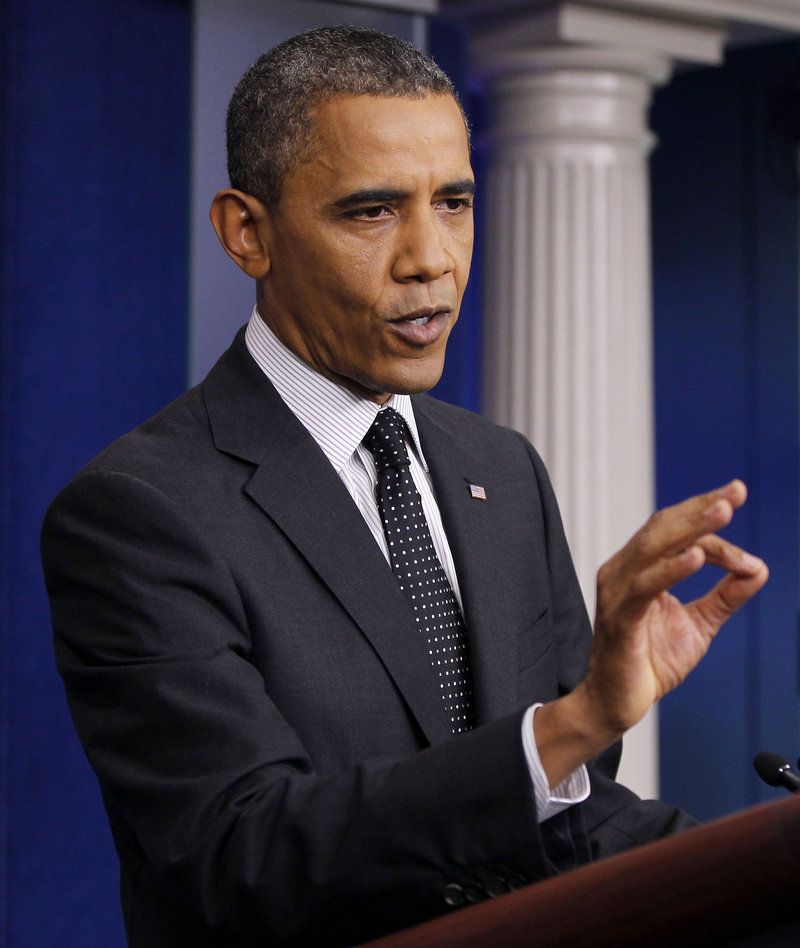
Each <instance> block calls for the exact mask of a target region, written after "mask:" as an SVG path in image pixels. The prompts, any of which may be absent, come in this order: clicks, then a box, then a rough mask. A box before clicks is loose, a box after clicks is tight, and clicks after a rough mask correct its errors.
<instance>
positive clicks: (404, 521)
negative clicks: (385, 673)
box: [364, 408, 475, 734]
mask: <svg viewBox="0 0 800 948" xmlns="http://www.w3.org/2000/svg"><path fill="white" fill-rule="evenodd" d="M364 444H365V445H366V447H367V448H369V450H370V451H371V452H372V455H373V457H374V458H375V465H376V467H377V469H378V486H377V491H376V493H377V499H378V509H379V510H380V514H381V519H382V520H383V529H384V532H385V534H386V542H387V544H388V546H389V559H390V562H391V564H392V570H393V571H394V574H395V576H396V577H397V580H398V582H399V583H400V588H401V589H402V591H403V593H404V595H405V597H406V599H408V602H409V604H410V605H411V608H412V610H413V612H414V619H415V621H416V623H417V628H419V629H420V630H421V632H422V633H423V634H424V636H425V638H426V640H427V643H428V655H429V656H430V660H431V664H432V665H433V669H434V671H435V672H436V673H437V675H438V677H439V688H440V690H441V694H442V698H443V699H444V703H445V707H446V709H447V712H448V714H449V715H450V721H451V725H452V730H453V733H454V734H459V733H460V732H461V731H468V730H470V729H471V728H472V727H474V725H475V720H474V714H473V710H472V679H471V676H470V669H469V652H468V650H467V638H466V633H465V631H464V623H463V621H462V619H461V611H460V610H459V608H458V602H457V601H456V597H455V595H454V594H453V589H452V587H451V585H450V583H449V581H448V579H447V575H446V574H445V571H444V570H443V569H442V564H441V563H440V562H439V557H438V556H437V555H436V550H435V548H434V546H433V540H432V539H431V534H430V530H429V529H428V522H427V520H426V519H425V514H424V512H423V509H422V500H421V498H420V496H419V491H418V490H417V488H416V486H415V484H414V481H413V479H412V477H411V467H410V462H409V459H408V451H407V449H406V423H405V421H404V420H403V417H402V415H400V414H399V413H398V412H396V411H395V410H394V409H393V408H384V409H383V410H382V411H379V412H378V414H377V415H376V417H375V421H374V422H373V423H372V426H371V427H370V429H369V431H368V432H367V434H366V435H365V437H364Z"/></svg>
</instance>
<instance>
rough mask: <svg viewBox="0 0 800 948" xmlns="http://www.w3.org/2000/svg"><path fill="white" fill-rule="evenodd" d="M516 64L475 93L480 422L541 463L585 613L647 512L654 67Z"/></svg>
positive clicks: (564, 55) (580, 54) (573, 55)
mask: <svg viewBox="0 0 800 948" xmlns="http://www.w3.org/2000/svg"><path fill="white" fill-rule="evenodd" d="M592 54H593V51H592V50H583V49H575V48H566V47H565V48H561V49H559V48H554V49H544V50H541V51H538V52H537V51H536V50H532V51H531V53H530V59H531V68H530V70H529V71H526V72H513V73H511V74H505V75H498V76H495V77H494V78H493V79H492V81H491V83H490V100H491V101H490V113H491V115H492V127H491V131H490V146H489V147H490V149H491V152H490V161H489V180H488V183H487V188H486V191H487V193H486V195H485V198H484V201H485V208H486V221H487V248H486V279H485V288H486V296H485V302H484V326H485V328H484V333H485V338H486V361H485V383H484V391H485V402H484V405H485V410H486V412H487V413H488V414H489V415H491V416H492V417H494V418H496V419H497V420H499V421H501V422H503V423H506V424H509V425H511V426H512V427H514V428H517V429H518V430H520V431H523V432H525V433H526V434H527V435H529V436H530V438H531V439H532V441H533V442H534V444H535V445H536V447H537V448H538V450H539V451H540V452H541V454H542V456H543V457H544V459H545V462H546V463H547V466H548V468H549V470H550V474H551V477H552V479H553V483H554V485H555V488H556V491H557V494H558V497H559V500H560V503H561V507H562V511H563V516H564V521H565V526H566V529H567V535H568V537H569V539H570V544H571V547H572V550H573V556H574V559H575V564H576V568H577V570H578V576H579V578H580V581H581V584H582V586H583V589H584V595H585V596H586V599H587V603H588V605H589V607H590V609H592V608H593V603H594V577H595V573H596V570H597V567H598V566H599V564H600V562H601V561H602V560H604V559H606V558H607V557H608V555H610V554H611V553H612V552H613V551H614V550H615V549H616V548H617V547H618V546H620V545H621V544H622V543H623V542H624V541H625V540H626V539H627V537H628V536H629V535H630V534H631V533H632V532H633V531H634V530H635V529H636V527H637V526H638V525H639V524H640V523H641V522H643V521H644V520H645V519H646V517H647V516H648V515H649V513H650V512H651V511H652V508H653V450H652V444H653V434H652V429H653V407H652V371H651V333H650V324H651V317H650V309H651V307H650V257H649V247H650V244H649V210H648V206H649V205H648V202H649V196H648V178H647V168H646V162H647V156H648V154H649V151H650V148H651V147H652V144H653V137H652V135H651V134H650V132H649V131H648V130H647V127H646V123H645V118H646V109H647V105H648V103H649V100H650V89H651V84H652V83H653V82H656V81H663V79H665V78H666V75H667V73H668V64H667V61H666V60H665V59H663V58H659V57H657V56H652V57H649V58H648V61H647V62H640V63H637V67H638V68H637V71H633V70H631V71H628V72H623V71H621V69H619V68H618V69H613V68H611V67H610V66H609V65H607V64H598V63H597V62H596V61H594V62H593V61H592V60H596V59H597V57H596V56H594V55H592Z"/></svg>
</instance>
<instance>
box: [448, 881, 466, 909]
mask: <svg viewBox="0 0 800 948" xmlns="http://www.w3.org/2000/svg"><path fill="white" fill-rule="evenodd" d="M444 900H445V902H447V904H448V905H453V906H457V905H463V904H464V901H465V896H464V890H463V889H462V888H461V886H460V885H458V883H457V882H450V883H448V885H446V886H445V887H444Z"/></svg>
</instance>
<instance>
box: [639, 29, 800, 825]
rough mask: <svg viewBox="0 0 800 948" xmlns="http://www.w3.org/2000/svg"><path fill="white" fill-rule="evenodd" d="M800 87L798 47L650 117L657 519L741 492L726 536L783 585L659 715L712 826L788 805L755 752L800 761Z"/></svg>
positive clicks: (680, 85)
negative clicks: (696, 496) (687, 502)
mask: <svg viewBox="0 0 800 948" xmlns="http://www.w3.org/2000/svg"><path fill="white" fill-rule="evenodd" d="M799 75H800V50H798V47H797V45H796V44H794V43H789V44H778V45H771V46H765V47H761V48H754V49H746V50H742V51H739V52H737V53H734V54H731V55H729V57H728V60H727V62H726V63H725V66H724V67H723V68H719V69H705V70H695V71H692V72H687V73H684V74H682V75H679V76H676V77H675V79H674V80H673V81H672V82H671V84H670V85H669V86H667V87H666V88H665V89H663V90H662V91H661V92H660V93H659V94H658V96H657V98H656V103H655V107H654V109H653V115H652V124H653V127H654V129H655V131H656V132H657V134H658V136H659V139H660V144H659V147H658V149H657V150H656V152H655V153H654V156H653V234H654V241H653V242H654V247H653V250H654V262H655V263H654V290H655V294H654V295H655V381H656V412H657V419H656V421H657V472H658V500H659V504H660V505H664V504H668V503H674V502H675V501H676V500H678V499H679V498H681V497H683V496H686V495H688V494H690V493H696V492H698V491H701V490H706V489H708V488H710V487H713V486H715V485H717V484H720V483H724V482H725V481H727V480H729V479H730V478H731V477H734V476H737V477H741V478H743V479H744V480H745V481H746V482H747V484H748V486H749V488H750V500H749V501H748V504H747V506H746V507H745V508H744V510H743V511H742V512H741V514H740V515H739V516H737V517H736V518H735V520H734V523H733V525H732V527H731V529H730V531H729V534H728V535H729V536H730V537H731V539H733V541H734V542H736V543H739V544H740V545H742V546H744V547H746V548H748V549H751V550H753V551H754V552H756V553H758V554H759V555H760V556H762V557H764V559H765V560H766V561H767V563H768V565H769V567H770V572H771V575H770V580H769V582H768V584H767V586H766V587H765V588H764V590H763V591H762V592H761V593H760V595H759V596H758V597H757V599H756V600H754V602H753V603H751V604H750V605H748V606H747V607H746V608H745V609H744V610H742V612H741V613H740V614H738V615H737V616H735V617H734V618H733V619H732V620H731V621H730V622H729V623H728V625H727V626H726V627H725V628H724V629H723V631H722V633H721V634H720V636H719V637H718V638H717V639H716V641H715V642H714V644H713V645H712V650H711V654H710V655H709V656H708V657H707V658H706V660H705V661H704V662H703V663H702V664H701V665H700V667H699V668H698V669H697V670H696V671H695V672H693V673H692V675H691V676H690V677H689V679H688V680H687V681H686V682H685V683H684V684H683V685H682V686H681V688H679V689H678V690H677V691H676V692H674V694H672V695H670V696H668V697H667V698H666V699H665V700H664V701H663V702H662V706H661V747H662V788H661V789H662V795H663V797H664V798H665V799H667V800H669V801H670V802H674V803H678V804H680V805H682V806H684V807H686V808H687V809H688V810H689V811H690V812H692V813H693V814H694V815H696V816H698V817H700V818H704V819H705V818H711V817H715V816H719V815H722V814H723V813H728V812H731V811H733V810H738V809H741V808H743V807H745V806H748V805H750V804H753V803H756V802H758V801H760V800H762V799H765V798H767V797H768V796H774V795H775V794H776V791H773V790H770V789H769V788H767V787H766V786H765V785H764V784H762V783H761V782H760V781H759V780H758V778H757V777H756V775H755V773H754V771H753V768H752V759H753V756H754V755H755V754H756V752H758V751H759V750H773V751H778V752H779V753H781V754H783V755H785V756H786V757H788V758H789V759H790V760H792V761H794V760H796V758H797V754H798V751H800V734H799V733H798V710H800V708H798V635H797V633H798V616H799V615H800V589H799V587H798V577H799V576H800V541H799V540H798V524H799V522H800V514H799V512H798V504H799V500H800V451H799V450H798V431H799V430H800V429H799V425H798V390H799V386H798V266H799V265H800V247H798V206H799V205H800V189H799V188H798V177H797V153H798V152H797V146H798V140H800V136H799V135H798V118H797V117H798V116H800V83H799V82H798V76H799ZM707 585H708V578H707V577H706V578H703V579H700V578H698V579H697V581H695V580H693V581H691V582H687V583H686V584H685V588H684V589H683V590H681V592H682V593H683V595H684V596H685V597H693V596H694V595H696V594H698V593H699V592H701V591H703V590H704V588H706V586H707Z"/></svg>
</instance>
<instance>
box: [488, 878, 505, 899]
mask: <svg viewBox="0 0 800 948" xmlns="http://www.w3.org/2000/svg"><path fill="white" fill-rule="evenodd" d="M506 892H508V884H507V883H506V880H505V879H503V878H502V877H501V876H489V878H488V879H487V880H486V894H487V895H488V896H489V898H490V899H496V898H497V896H498V895H505V894H506Z"/></svg>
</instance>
